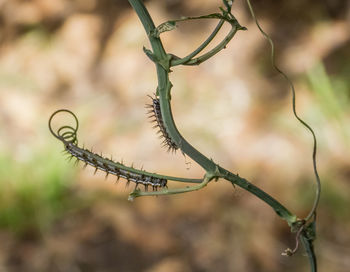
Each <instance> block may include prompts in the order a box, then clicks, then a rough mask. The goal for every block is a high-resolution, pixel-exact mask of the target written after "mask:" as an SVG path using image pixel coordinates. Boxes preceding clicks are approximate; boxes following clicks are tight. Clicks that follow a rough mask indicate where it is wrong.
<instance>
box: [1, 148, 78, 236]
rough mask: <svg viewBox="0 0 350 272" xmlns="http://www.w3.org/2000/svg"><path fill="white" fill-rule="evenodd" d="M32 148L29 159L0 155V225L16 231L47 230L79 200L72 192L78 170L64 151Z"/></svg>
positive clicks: (23, 232)
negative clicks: (67, 158) (65, 158)
mask: <svg viewBox="0 0 350 272" xmlns="http://www.w3.org/2000/svg"><path fill="white" fill-rule="evenodd" d="M32 152H33V155H32V156H30V158H29V159H28V160H26V161H18V160H16V159H15V158H14V156H13V155H11V154H1V155H0V227H1V228H3V229H8V230H10V231H12V232H13V233H15V234H17V235H23V234H25V233H27V232H36V233H37V232H38V231H44V230H46V229H47V228H49V227H50V226H51V224H52V223H53V222H54V221H55V220H57V219H58V218H60V217H61V216H63V215H64V214H65V212H67V210H69V209H71V208H72V207H74V206H76V205H77V203H79V201H78V200H77V199H76V196H74V197H72V196H71V184H72V181H73V180H74V177H75V170H74V168H72V167H71V166H70V165H68V164H67V163H66V162H65V160H64V159H63V156H62V153H61V152H59V150H57V149H54V148H52V147H49V146H47V147H46V148H45V149H43V150H41V151H34V150H33V151H32Z"/></svg>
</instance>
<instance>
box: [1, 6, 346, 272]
mask: <svg viewBox="0 0 350 272" xmlns="http://www.w3.org/2000/svg"><path fill="white" fill-rule="evenodd" d="M252 2H253V3H252V4H253V5H254V6H255V7H256V13H257V16H258V18H259V19H260V21H261V23H262V25H263V26H264V28H265V29H266V30H267V32H269V33H270V34H271V36H272V38H273V39H274V40H275V42H276V45H277V51H276V53H277V62H278V63H279V65H280V66H281V67H282V68H283V70H284V71H286V72H287V73H288V74H289V75H290V76H291V77H292V79H293V81H294V82H295V84H296V88H297V108H298V111H299V112H300V114H301V116H303V117H304V118H305V120H307V121H308V122H309V123H310V124H311V125H312V126H313V127H314V128H315V131H316V134H317V136H318V140H319V154H318V162H319V168H320V174H321V178H322V181H323V194H322V197H321V203H320V210H319V212H318V238H317V240H316V252H317V254H318V257H319V265H320V271H332V272H345V271H349V270H350V262H349V258H348V256H349V255H350V214H349V212H348V209H347V207H349V204H350V203H349V197H348V196H349V195H350V184H349V181H350V152H349V151H350V147H349V144H350V143H349V134H350V107H349V100H350V77H349V74H350V55H349V54H350V31H349V29H350V25H349V24H350V23H349V18H350V12H349V8H350V7H349V3H348V1H342V0H332V1H331V0H323V1H306V0H303V1H277V2H276V1H272V0H269V1H252ZM146 4H147V6H148V7H149V9H150V12H151V14H152V16H153V17H154V19H155V21H156V23H157V24H160V23H162V22H163V21H165V20H168V19H176V18H179V17H180V16H190V15H202V14H207V13H211V12H215V11H217V7H218V6H219V5H221V1H215V0H201V1H199V0H191V1H182V0H177V1H174V0H167V1H164V0H153V1H151V0H149V1H146ZM233 13H234V14H235V16H236V17H237V19H238V20H239V22H240V23H241V24H242V25H243V26H246V27H247V28H248V31H245V32H241V33H239V34H237V36H236V37H235V38H234V40H233V41H232V42H231V43H230V44H229V46H228V47H227V49H225V50H224V51H222V52H220V53H219V54H218V55H217V56H216V57H214V58H213V59H212V60H210V61H208V62H207V63H204V64H203V65H201V66H199V67H185V68H180V67H175V68H174V69H173V70H174V72H173V73H172V74H171V80H172V82H173V84H174V88H173V89H172V107H173V110H174V118H175V121H176V124H177V126H178V128H179V130H180V131H181V132H182V133H183V134H184V136H185V137H186V138H187V139H188V140H189V142H191V143H193V145H194V146H195V147H197V148H198V149H200V150H201V151H202V152H203V153H204V154H206V155H208V156H209V157H212V158H213V159H214V160H215V161H218V162H219V163H220V164H222V165H223V166H224V167H227V168H229V169H231V170H233V171H234V172H238V173H239V174H240V176H243V177H246V178H247V179H249V180H251V181H252V182H253V183H255V184H257V185H259V187H261V188H264V189H265V190H266V191H267V192H268V193H271V194H272V195H273V196H274V197H276V198H277V199H279V200H280V201H281V202H282V203H283V204H284V205H286V206H287V207H288V208H290V209H291V210H292V211H293V212H295V213H296V214H298V215H300V217H302V216H303V215H305V214H307V212H308V211H309V209H310V207H311V204H312V200H313V195H314V191H313V190H314V186H313V175H312V165H311V139H310V137H309V135H308V134H307V133H306V131H305V130H304V129H303V128H302V127H301V126H300V125H299V124H298V123H297V122H296V120H295V119H294V118H293V116H292V113H291V101H290V99H291V97H290V91H289V90H288V88H287V84H286V83H285V82H284V81H283V79H282V78H280V77H279V76H278V75H277V74H276V73H275V72H274V71H273V69H272V67H271V66H270V63H269V49H268V44H267V43H266V41H265V40H264V39H263V38H262V36H261V35H260V34H259V32H258V30H257V28H256V27H255V25H254V23H253V21H252V20H251V18H250V16H249V14H248V11H247V7H246V5H245V3H244V2H243V1H238V0H236V1H235V2H234V5H233ZM213 27H214V24H213V22H211V21H202V22H199V21H198V22H192V23H188V24H187V23H183V24H180V26H179V28H178V29H176V30H174V31H172V32H170V33H166V34H164V36H163V39H164V44H165V47H166V48H167V50H168V51H170V52H171V53H174V54H176V55H180V56H183V55H185V54H186V53H189V52H190V51H191V49H193V48H195V46H196V45H198V44H200V42H201V41H203V40H204V39H205V38H206V36H207V35H208V34H209V33H210V30H212V29H213ZM227 30H228V28H227ZM142 46H146V47H149V45H148V42H147V37H146V35H145V33H144V31H143V28H142V26H141V24H140V23H139V21H138V19H137V17H136V15H135V14H134V12H133V11H132V10H131V8H130V7H129V5H128V2H127V1H121V0H98V1H97V0H74V1H71V0H50V1H47V0H31V1H20V0H3V1H0V228H1V229H0V238H1V244H0V270H1V271H11V272H12V271H16V272H17V271H26V272H27V271H29V272H30V271H50V272H51V271H169V272H176V271H181V272H183V271H247V272H249V271H269V272H271V271H307V265H308V264H307V261H306V259H305V257H304V256H303V255H302V252H299V253H298V254H297V256H293V257H291V258H286V257H283V256H280V253H281V252H283V250H284V249H285V248H287V247H293V245H294V237H293V236H292V235H291V234H290V233H289V229H288V227H287V226H285V224H284V223H283V222H281V221H280V220H279V219H278V217H277V216H275V215H274V214H273V212H272V210H270V209H269V208H268V207H267V206H265V205H263V204H262V202H261V201H259V200H258V199H256V198H255V197H253V196H251V195H249V194H247V193H246V192H244V191H242V190H240V189H239V188H236V189H233V188H232V186H231V185H230V184H228V183H225V182H221V181H219V182H218V183H213V184H210V186H209V187H208V188H205V189H204V190H202V191H199V192H195V193H190V194H184V195H177V196H172V197H158V198H145V199H137V200H136V201H135V202H133V203H130V202H127V193H128V192H129V191H130V190H131V188H127V189H124V185H122V184H120V185H115V184H114V180H113V178H112V177H108V178H107V179H106V180H105V179H104V175H102V174H99V173H97V174H96V175H95V176H94V175H93V172H94V170H93V169H91V168H89V167H87V168H86V170H82V167H75V166H74V163H73V162H70V163H69V162H67V161H66V160H65V156H64V154H62V153H60V150H62V149H63V147H62V145H61V143H59V142H58V141H56V140H55V139H54V138H53V137H52V136H51V135H50V133H49V131H48V129H47V121H48V118H49V116H50V114H51V113H52V112H53V111H55V110H56V109H59V108H69V109H70V110H72V111H74V112H75V113H76V114H77V116H78V118H79V120H80V130H79V135H78V137H79V142H80V143H81V144H83V143H84V144H85V146H86V147H88V148H90V147H93V149H94V151H96V152H100V151H102V152H103V153H105V155H106V156H109V155H112V156H113V158H114V159H116V160H120V159H122V158H123V159H124V162H126V163H130V164H131V163H132V162H133V163H134V165H135V166H136V167H141V166H142V165H143V166H144V168H146V169H147V170H150V171H156V172H160V173H165V174H169V175H174V174H175V175H178V176H186V177H201V176H202V175H203V172H202V171H201V170H200V169H199V168H198V167H197V166H196V165H195V163H192V164H191V167H190V169H189V170H187V169H186V168H187V164H185V162H186V161H185V159H184V158H183V156H182V155H181V154H177V155H175V156H173V155H171V154H167V153H166V152H165V150H163V149H161V147H160V143H159V141H158V139H157V137H156V136H155V132H154V131H152V129H151V124H149V123H148V121H147V118H146V114H145V113H146V111H145V109H144V104H145V103H148V102H149V101H148V98H147V96H146V95H147V94H152V93H154V92H155V87H156V82H155V81H156V76H155V70H154V66H153V64H152V63H151V62H150V61H149V60H148V59H147V57H146V56H145V55H144V54H143V51H142ZM120 183H123V182H120ZM169 186H172V187H173V186H180V185H177V184H169Z"/></svg>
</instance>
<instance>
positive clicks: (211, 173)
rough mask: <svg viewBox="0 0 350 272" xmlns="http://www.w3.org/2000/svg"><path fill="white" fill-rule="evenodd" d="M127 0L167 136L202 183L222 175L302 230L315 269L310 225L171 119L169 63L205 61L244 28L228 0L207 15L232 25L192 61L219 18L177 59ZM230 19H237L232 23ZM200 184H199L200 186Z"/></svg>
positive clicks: (135, 2) (135, 1) (137, 3)
mask: <svg viewBox="0 0 350 272" xmlns="http://www.w3.org/2000/svg"><path fill="white" fill-rule="evenodd" d="M128 1H129V3H130V4H131V6H132V7H133V9H134V10H135V12H136V13H137V15H138V17H139V19H140V21H141V23H142V24H143V26H144V28H145V31H146V33H147V36H148V38H149V41H150V43H151V47H152V51H150V50H147V49H145V53H146V54H147V55H148V57H149V58H150V59H151V60H152V61H153V62H154V63H155V66H156V71H157V78H158V87H157V94H158V95H159V99H160V108H161V113H162V119H163V122H164V126H165V128H166V130H167V132H168V133H169V135H170V137H171V139H172V140H173V141H174V142H175V143H176V144H177V145H178V146H179V148H180V149H181V151H182V152H183V153H184V154H186V155H188V156H189V157H190V158H192V159H193V160H194V161H196V162H197V163H198V164H199V165H200V166H201V167H202V168H203V169H204V170H205V171H206V178H205V180H204V183H205V184H204V186H205V185H206V184H207V183H208V182H209V181H210V180H212V179H215V180H217V179H218V178H224V179H226V180H228V181H230V182H231V183H232V184H236V185H238V186H240V187H241V188H243V189H245V190H247V191H249V192H250V193H252V194H254V195H255V196H257V197H258V198H260V199H261V200H262V201H264V202H265V203H266V204H268V205H269V206H270V207H271V208H272V209H273V210H274V211H275V212H276V213H277V215H278V216H280V217H281V218H282V219H284V220H286V221H287V223H288V225H289V226H290V227H291V230H292V232H298V231H299V230H300V229H301V228H302V231H300V232H298V234H299V236H300V237H297V238H300V239H301V241H302V244H303V245H304V247H305V249H306V252H307V254H308V256H309V261H310V265H311V270H312V271H317V268H316V257H315V254H314V250H313V245H312V242H313V240H314V236H311V235H310V234H309V233H310V232H311V231H310V229H311V228H312V226H311V224H309V225H307V226H305V221H304V220H300V219H298V218H297V216H296V215H294V214H293V213H291V212H290V211H289V210H288V209H287V208H286V207H284V206H283V205H282V204H281V203H279V202H278V201H277V200H276V199H274V198H273V197H271V196H270V195H269V194H267V193H266V192H264V191H263V190H261V189H260V188H258V187H257V186H255V185H253V184H251V183H250V182H249V181H247V180H246V179H244V178H241V177H239V176H238V175H236V174H233V173H231V172H230V171H228V170H226V169H224V168H222V167H220V166H218V165H217V164H215V162H214V161H213V160H211V159H209V158H207V157H206V156H204V155H203V154H202V153H200V152H199V151H198V150H196V149H195V148H194V147H193V146H192V145H191V144H190V143H188V142H187V141H186V140H185V139H184V138H183V137H182V135H181V134H180V133H179V131H178V129H177V128H176V125H175V123H174V120H173V116H172V111H171V105H170V99H171V95H170V91H171V87H172V84H171V82H170V80H169V72H170V67H171V66H175V65H180V64H184V65H186V64H189V63H190V64H198V63H200V62H203V61H205V60H206V59H208V58H210V57H211V56H213V55H215V54H216V53H218V52H219V51H220V50H221V49H223V48H224V47H225V46H226V44H227V43H228V42H229V41H230V40H231V39H232V38H233V37H234V35H235V34H236V32H237V30H240V29H244V28H242V27H241V26H240V25H239V24H238V22H237V20H235V19H233V18H234V17H233V15H232V14H231V5H229V4H228V3H229V1H226V0H223V2H224V4H225V6H226V10H223V9H221V10H222V14H220V16H218V15H217V14H215V15H209V17H216V18H217V19H220V20H226V21H228V22H231V26H232V29H231V31H230V33H229V34H228V35H227V36H226V37H225V39H224V40H223V41H222V42H221V43H220V44H219V45H218V46H216V47H215V48H214V49H212V50H211V51H210V52H208V53H209V55H205V54H204V55H205V57H203V59H201V61H198V60H196V61H194V59H193V57H194V56H195V55H197V54H198V53H199V52H200V51H202V50H203V49H204V47H205V46H206V45H207V44H209V42H210V41H211V40H212V38H213V36H215V35H216V33H215V32H216V31H217V29H218V27H221V26H220V24H221V21H220V22H219V25H218V27H217V28H216V29H215V30H214V32H213V34H212V35H211V36H209V38H208V39H207V40H206V41H205V42H204V43H203V45H202V46H200V47H199V48H198V49H197V50H195V51H194V53H192V54H190V55H189V57H188V56H187V57H185V58H184V59H179V58H178V57H174V55H172V54H167V53H166V52H165V50H164V47H163V44H162V42H161V40H160V37H159V33H158V32H159V29H157V28H156V27H155V25H154V23H153V20H152V18H151V16H150V15H149V13H148V11H147V9H146V7H145V6H144V4H143V2H142V1H141V0H128ZM231 4H232V1H231ZM201 17H202V18H201V19H206V18H209V17H208V16H201ZM196 19H199V18H198V17H197V18H196ZM234 21H235V22H237V23H234ZM223 45H224V46H223ZM197 51H198V52H197ZM208 53H207V54H208ZM191 61H194V62H195V63H191ZM207 177H210V178H209V179H208V178H207ZM202 185H203V184H202ZM204 186H200V188H202V187H204ZM198 189H199V188H198ZM182 192H184V191H182ZM165 194H167V193H165ZM142 195H151V193H147V192H146V193H142V192H140V191H134V192H133V193H132V198H135V197H138V196H142ZM158 195H159V192H158Z"/></svg>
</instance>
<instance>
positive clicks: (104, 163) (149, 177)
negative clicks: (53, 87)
mask: <svg viewBox="0 0 350 272" xmlns="http://www.w3.org/2000/svg"><path fill="white" fill-rule="evenodd" d="M59 112H68V113H69V114H71V115H72V116H73V117H74V119H75V121H76V127H75V128H74V127H72V126H62V127H60V128H59V129H58V130H57V132H56V133H55V132H54V131H53V129H52V126H51V122H52V118H53V117H54V116H55V115H56V114H57V113H59ZM49 129H50V132H51V133H52V135H53V136H55V137H56V138H57V139H58V140H60V141H61V142H62V143H63V144H64V148H65V150H66V151H67V152H68V153H69V154H70V155H71V156H72V157H75V158H77V159H78V160H80V161H82V162H84V163H85V166H86V165H88V164H89V165H91V166H93V167H94V168H95V169H96V170H95V172H96V171H97V170H102V171H103V172H105V173H106V176H108V174H112V175H115V176H117V178H118V180H119V178H124V179H126V180H127V184H129V183H130V181H132V182H134V183H135V187H137V186H138V185H139V184H142V185H144V186H145V189H146V190H147V189H148V186H152V187H153V190H156V189H158V188H164V187H167V179H164V178H162V177H159V176H158V175H157V174H150V173H148V172H146V171H143V170H138V169H134V168H132V167H127V166H125V165H123V164H122V163H119V162H114V161H112V160H111V159H107V158H104V157H102V156H100V155H98V154H95V153H93V152H91V151H90V150H87V149H84V148H80V147H79V146H78V141H77V131H78V119H77V117H76V116H75V114H74V113H73V112H71V111H70V110H66V109H61V110H57V111H55V112H54V113H53V114H52V115H51V117H50V119H49Z"/></svg>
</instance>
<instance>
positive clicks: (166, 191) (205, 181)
mask: <svg viewBox="0 0 350 272" xmlns="http://www.w3.org/2000/svg"><path fill="white" fill-rule="evenodd" d="M209 181H210V179H208V178H205V179H203V181H202V182H201V183H199V184H198V185H194V186H187V187H185V188H176V189H168V188H165V189H163V190H161V191H153V192H144V191H141V190H140V189H136V188H135V190H134V191H132V192H131V193H130V194H129V197H128V200H129V201H133V200H134V199H135V198H137V197H140V196H159V195H173V194H182V193H188V192H193V191H197V190H200V189H202V188H204V187H205V186H207V184H208V183H209Z"/></svg>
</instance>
